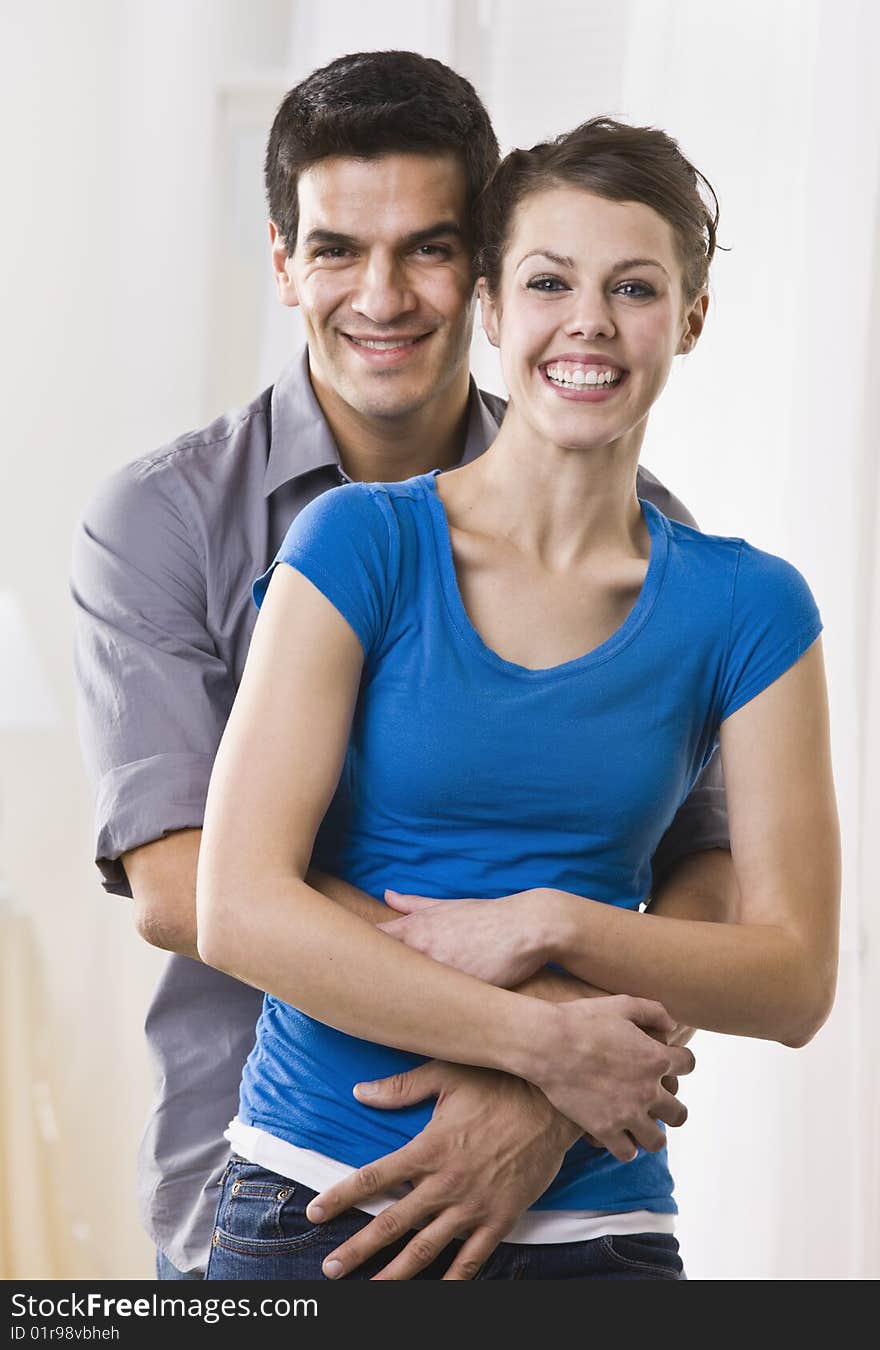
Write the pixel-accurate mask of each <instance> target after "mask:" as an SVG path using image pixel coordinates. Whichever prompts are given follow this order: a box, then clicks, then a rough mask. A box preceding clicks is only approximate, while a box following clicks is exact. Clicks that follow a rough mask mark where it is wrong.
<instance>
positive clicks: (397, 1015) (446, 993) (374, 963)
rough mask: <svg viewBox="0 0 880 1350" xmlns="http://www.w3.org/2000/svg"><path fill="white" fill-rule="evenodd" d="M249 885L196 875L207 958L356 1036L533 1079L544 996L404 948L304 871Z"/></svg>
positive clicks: (546, 1039)
mask: <svg viewBox="0 0 880 1350" xmlns="http://www.w3.org/2000/svg"><path fill="white" fill-rule="evenodd" d="M247 889H248V891H249V892H250V893H249V894H241V890H240V889H237V890H236V894H235V896H234V897H233V895H232V894H231V893H228V894H227V893H224V892H223V890H222V888H221V891H220V893H217V892H216V891H214V893H212V891H211V887H210V885H205V884H203V882H202V879H201V874H200V881H199V891H198V900H199V952H200V955H201V957H202V959H203V960H204V961H206V962H207V963H208V964H209V965H213V966H216V967H217V968H218V969H220V970H223V971H225V972H226V973H227V974H229V975H232V976H234V978H236V979H239V980H241V981H243V982H244V983H245V984H251V985H253V986H254V987H256V988H258V989H262V990H264V991H267V992H268V993H270V994H272V995H274V996H275V997H277V998H279V999H282V1000H283V1001H284V1002H286V1003H290V1004H292V1005H293V1006H294V1007H297V1008H299V1009H301V1010H302V1011H303V1012H305V1013H307V1014H308V1015H309V1016H311V1017H314V1018H316V1019H317V1020H318V1021H321V1022H324V1023H325V1024H326V1025H328V1026H332V1027H336V1028H337V1029H338V1030H340V1031H345V1032H348V1033H349V1034H352V1035H356V1036H358V1037H361V1038H363V1039H365V1040H370V1041H376V1042H378V1043H380V1044H383V1045H390V1046H394V1047H396V1048H398V1049H402V1050H411V1051H415V1052H417V1053H419V1054H423V1055H428V1056H430V1057H432V1058H438V1059H448V1060H452V1061H455V1062H459V1063H465V1064H475V1065H480V1066H483V1067H485V1068H494V1069H502V1070H505V1071H507V1072H510V1073H516V1074H517V1075H518V1076H520V1077H525V1078H529V1079H530V1080H531V1081H535V1079H536V1077H537V1076H538V1073H539V1070H540V1067H541V1066H540V1056H541V1054H542V1050H541V1046H542V1045H543V1046H544V1050H545V1052H546V1051H547V1048H548V1047H549V1045H550V1044H551V1043H552V1040H553V1028H552V1026H551V1022H552V1015H553V1009H552V1008H551V1007H550V1006H549V1005H546V1006H545V1007H544V1008H542V1009H541V1011H540V1013H539V1011H538V1009H537V1008H536V1003H535V1001H534V1000H532V999H525V998H523V997H521V996H520V995H518V994H515V993H511V992H509V991H507V990H505V989H496V988H494V987H492V986H488V985H485V984H483V983H481V982H480V981H479V980H477V979H474V978H473V977H471V976H469V975H464V974H462V973H460V972H459V971H457V970H454V969H452V968H451V967H449V966H443V965H441V964H439V963H438V962H436V961H432V960H431V959H430V958H428V957H425V956H423V955H421V953H419V952H414V951H411V950H409V949H408V948H406V947H405V946H404V945H403V944H401V943H399V942H397V941H395V939H394V938H392V937H389V936H388V935H387V934H385V933H382V932H380V931H379V930H378V929H377V928H376V927H375V926H374V925H373V924H372V923H371V922H369V920H364V919H363V918H361V917H358V916H357V915H355V914H353V913H350V912H347V910H346V908H345V907H343V906H342V905H340V904H338V903H336V902H335V901H333V900H330V899H328V898H327V897H326V896H324V895H322V894H320V893H319V892H318V891H317V890H315V889H314V888H313V887H311V886H310V885H308V883H307V882H306V881H301V880H298V879H297V878H295V877H279V876H267V875H256V876H254V877H253V881H252V883H251V884H249V886H248V888H247ZM542 1019H543V1020H542ZM545 1022H546V1027H545V1026H544V1023H545Z"/></svg>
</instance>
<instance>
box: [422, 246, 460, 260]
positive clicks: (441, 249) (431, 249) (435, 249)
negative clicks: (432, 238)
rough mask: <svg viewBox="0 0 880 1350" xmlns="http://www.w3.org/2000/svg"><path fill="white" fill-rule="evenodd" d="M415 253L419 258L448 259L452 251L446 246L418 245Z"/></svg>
mask: <svg viewBox="0 0 880 1350" xmlns="http://www.w3.org/2000/svg"><path fill="white" fill-rule="evenodd" d="M416 253H417V254H418V255H419V257H421V258H450V257H451V256H452V249H451V248H450V247H449V245H448V244H419V246H418V248H417V249H416Z"/></svg>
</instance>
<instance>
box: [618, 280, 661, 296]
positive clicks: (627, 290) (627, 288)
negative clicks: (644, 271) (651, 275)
mask: <svg viewBox="0 0 880 1350" xmlns="http://www.w3.org/2000/svg"><path fill="white" fill-rule="evenodd" d="M614 293H615V295H625V296H627V297H628V298H629V299H631V300H646V299H648V297H649V296H652V295H656V291H655V290H654V287H653V286H649V285H648V283H647V282H646V281H621V282H620V283H619V284H618V285H617V286H615V287H614Z"/></svg>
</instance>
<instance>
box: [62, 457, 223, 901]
mask: <svg viewBox="0 0 880 1350" xmlns="http://www.w3.org/2000/svg"><path fill="white" fill-rule="evenodd" d="M178 498H179V494H173V493H167V492H166V491H165V489H164V486H163V484H162V482H161V481H160V476H158V475H157V474H156V473H155V472H152V473H151V472H149V470H148V469H146V468H145V467H144V466H143V464H138V463H135V464H132V465H128V466H127V467H126V468H125V469H123V470H121V471H120V472H119V473H117V474H114V475H113V477H112V478H110V479H109V480H108V481H107V482H106V483H105V484H104V485H103V487H102V488H101V489H100V490H99V492H98V493H97V494H96V496H95V497H94V499H93V500H92V502H91V503H90V505H89V506H88V507H87V509H86V511H85V512H84V514H83V517H82V519H81V520H80V521H79V523H78V525H77V527H76V530H75V532H74V538H73V553H72V565H71V577H70V585H71V592H72V596H73V603H74V610H75V619H74V668H75V675H76V685H77V720H78V724H79V733H80V742H81V746H82V751H83V756H84V759H85V763H86V768H87V770H88V773H89V777H90V779H91V782H92V786H93V789H94V793H95V861H96V862H97V864H98V867H99V868H100V870H101V873H102V875H103V885H104V887H105V889H106V890H108V891H111V892H113V893H115V894H118V895H131V890H130V887H129V884H128V880H127V878H126V875H125V869H124V867H123V865H122V863H121V862H120V861H119V858H120V857H121V855H122V854H123V853H125V852H127V850H129V849H132V848H137V847H138V846H139V845H141V844H145V843H150V842H152V841H153V840H155V839H160V838H162V837H163V836H164V835H166V834H170V833H171V832H173V831H175V830H180V829H186V828H198V827H200V826H201V825H202V824H203V821H204V810H205V800H206V797H207V790H208V782H209V780H210V776H211V768H212V765H213V762H214V756H215V754H216V751H217V746H218V745H219V743H220V737H221V736H222V733H223V728H224V726H225V724H226V720H227V718H228V716H229V712H230V709H231V707H232V702H233V699H234V697H235V687H234V681H233V678H232V676H231V673H230V671H229V670H228V669H227V666H226V663H225V662H224V661H223V660H222V659H221V658H220V657H219V656H218V654H217V652H216V650H215V647H214V643H213V640H212V638H211V635H210V634H209V632H208V631H207V625H206V592H205V569H204V563H203V560H202V559H201V557H200V556H199V554H198V552H197V548H196V544H195V542H194V541H195V538H196V531H195V530H194V528H193V527H192V524H191V523H190V522H188V521H187V520H186V519H184V517H183V516H182V514H181V505H180V502H179V500H178Z"/></svg>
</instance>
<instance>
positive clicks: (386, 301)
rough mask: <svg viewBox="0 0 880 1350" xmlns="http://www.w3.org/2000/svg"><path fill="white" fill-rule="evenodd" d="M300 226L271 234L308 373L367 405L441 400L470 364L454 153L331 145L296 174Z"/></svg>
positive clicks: (367, 411) (325, 389)
mask: <svg viewBox="0 0 880 1350" xmlns="http://www.w3.org/2000/svg"><path fill="white" fill-rule="evenodd" d="M298 190H299V230H298V233H297V239H296V247H295V249H294V251H293V253H292V254H286V253H285V252H284V250H283V247H282V246H281V243H280V240H278V239H277V237H275V236H274V235H273V243H274V261H275V269H276V275H277V279H278V286H279V291H280V293H281V298H282V300H283V301H284V303H285V304H288V305H299V307H300V309H301V310H302V314H303V318H304V320H305V325H306V333H307V335H308V344H309V363H310V370H311V374H312V380H313V382H314V384H315V387H316V390H317V392H318V394H319V396H320V395H321V394H322V393H323V394H324V395H325V396H330V397H333V396H334V395H335V396H336V397H338V398H340V399H342V400H343V401H344V402H345V403H346V404H347V405H348V406H349V407H350V408H352V409H354V410H355V411H356V412H357V413H359V414H361V415H362V416H365V417H378V418H382V419H395V418H404V417H406V416H408V415H411V414H413V413H415V412H417V411H419V410H422V409H424V408H426V407H428V406H429V405H430V404H432V403H435V404H439V403H440V401H441V400H442V399H443V398H444V396H445V395H446V391H447V390H448V389H449V386H450V385H451V384H452V383H453V382H454V381H455V380H456V377H459V378H460V377H461V375H462V371H463V370H466V369H467V364H468V355H469V349H470V340H471V330H472V326H473V316H474V286H473V278H472V272H471V257H470V253H469V246H468V229H467V226H468V222H467V220H466V188H465V177H464V170H463V168H462V166H461V164H460V163H459V161H458V159H457V158H456V157H455V156H454V155H421V154H388V155H382V156H380V157H379V158H377V159H370V160H363V159H354V158H351V157H348V156H335V157H333V158H331V159H325V160H322V161H321V162H320V163H318V164H315V165H313V166H312V168H310V169H307V170H306V172H305V173H303V174H302V175H301V177H300V179H299V185H298Z"/></svg>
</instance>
